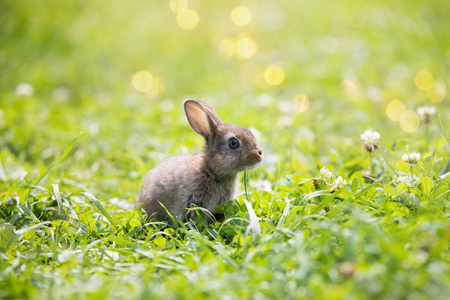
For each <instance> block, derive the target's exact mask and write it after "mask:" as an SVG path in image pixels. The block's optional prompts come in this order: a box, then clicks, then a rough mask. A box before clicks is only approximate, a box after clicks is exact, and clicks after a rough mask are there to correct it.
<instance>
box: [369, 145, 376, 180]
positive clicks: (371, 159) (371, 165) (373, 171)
mask: <svg viewBox="0 0 450 300" xmlns="http://www.w3.org/2000/svg"><path fill="white" fill-rule="evenodd" d="M369 157H370V174H371V175H372V176H373V177H375V168H374V165H373V158H372V152H370V151H369Z"/></svg>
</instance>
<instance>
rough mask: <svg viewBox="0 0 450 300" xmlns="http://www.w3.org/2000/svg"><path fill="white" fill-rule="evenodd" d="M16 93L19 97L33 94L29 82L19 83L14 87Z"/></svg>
mask: <svg viewBox="0 0 450 300" xmlns="http://www.w3.org/2000/svg"><path fill="white" fill-rule="evenodd" d="M16 95H17V96H20V97H31V96H33V87H32V86H31V84H29V83H20V84H19V85H18V86H17V88H16Z"/></svg>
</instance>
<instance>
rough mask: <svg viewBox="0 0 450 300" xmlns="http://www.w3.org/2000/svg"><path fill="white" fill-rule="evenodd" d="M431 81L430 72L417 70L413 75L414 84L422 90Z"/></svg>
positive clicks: (426, 87) (425, 88) (424, 89)
mask: <svg viewBox="0 0 450 300" xmlns="http://www.w3.org/2000/svg"><path fill="white" fill-rule="evenodd" d="M433 82H434V79H433V75H431V73H430V72H428V71H426V70H422V71H419V72H417V74H416V76H415V77H414V83H415V84H416V86H417V88H418V89H419V90H422V91H426V90H428V88H429V87H430V86H431V85H432V84H433Z"/></svg>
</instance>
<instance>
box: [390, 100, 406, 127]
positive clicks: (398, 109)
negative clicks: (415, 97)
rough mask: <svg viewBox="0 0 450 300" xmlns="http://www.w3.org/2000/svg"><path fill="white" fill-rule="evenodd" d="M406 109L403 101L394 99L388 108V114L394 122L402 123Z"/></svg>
mask: <svg viewBox="0 0 450 300" xmlns="http://www.w3.org/2000/svg"><path fill="white" fill-rule="evenodd" d="M405 111H406V107H405V105H404V104H403V102H402V101H400V100H398V99H394V100H392V101H391V102H389V104H388V105H387V106H386V114H387V116H388V118H389V119H391V120H392V121H396V122H397V121H400V118H401V116H402V115H403V114H404V113H405Z"/></svg>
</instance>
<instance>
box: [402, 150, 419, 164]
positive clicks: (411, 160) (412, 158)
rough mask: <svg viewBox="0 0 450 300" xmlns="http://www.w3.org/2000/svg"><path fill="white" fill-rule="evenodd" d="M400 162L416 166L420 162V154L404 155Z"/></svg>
mask: <svg viewBox="0 0 450 300" xmlns="http://www.w3.org/2000/svg"><path fill="white" fill-rule="evenodd" d="M402 160H403V161H404V162H407V163H408V164H416V163H417V162H418V161H419V160H420V153H411V154H404V155H403V156H402Z"/></svg>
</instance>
